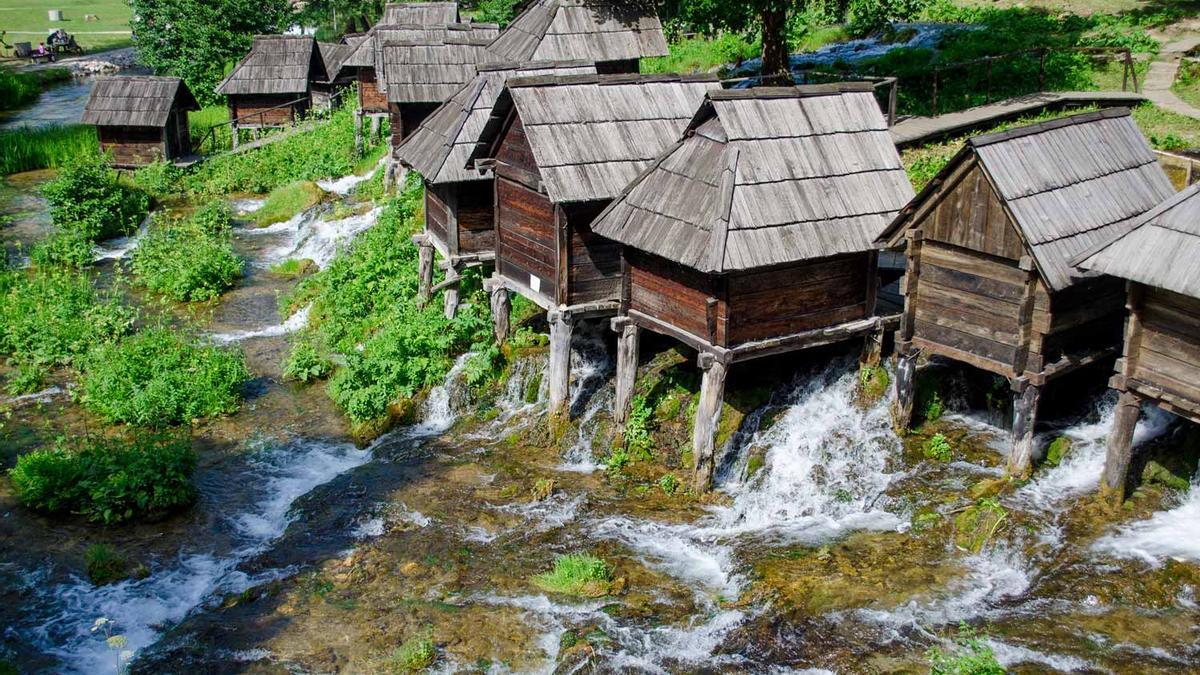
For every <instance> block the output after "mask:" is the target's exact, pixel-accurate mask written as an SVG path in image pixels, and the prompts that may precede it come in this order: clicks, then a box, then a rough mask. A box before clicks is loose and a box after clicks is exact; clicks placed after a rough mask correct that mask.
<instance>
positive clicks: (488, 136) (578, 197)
mask: <svg viewBox="0 0 1200 675" xmlns="http://www.w3.org/2000/svg"><path fill="white" fill-rule="evenodd" d="M720 88H721V83H720V82H719V81H718V80H717V78H716V77H715V76H712V75H566V76H544V77H519V78H513V79H510V80H509V81H508V84H507V86H506V87H505V89H504V91H503V92H502V93H501V94H500V97H499V98H498V99H497V100H496V105H495V107H494V108H493V109H492V114H491V116H490V117H489V120H488V123H487V125H486V126H485V127H484V132H483V134H481V136H480V144H479V145H478V146H477V147H476V149H475V152H474V153H473V154H472V156H471V160H472V161H474V160H476V159H481V158H484V157H491V156H493V154H492V153H494V152H495V146H496V145H497V144H498V142H499V140H500V136H501V134H502V133H503V132H504V130H505V121H506V120H507V119H508V113H509V111H510V110H512V109H513V108H514V107H515V108H516V111H517V114H518V115H519V116H520V119H521V123H522V125H523V127H524V131H525V137H526V139H527V140H528V142H529V147H530V149H531V151H532V152H533V156H534V159H535V160H536V162H537V165H538V169H539V170H540V171H541V179H542V181H543V182H544V183H545V185H546V192H547V194H548V195H549V197H550V201H552V202H554V203H568V202H586V201H596V200H604V199H612V198H614V197H616V196H617V195H619V194H620V193H621V190H623V189H624V188H625V186H626V185H628V184H629V182H630V181H632V180H633V179H634V178H636V177H637V176H638V174H639V173H641V172H642V171H643V170H644V169H645V168H646V167H647V166H649V165H650V164H651V163H652V162H653V161H654V160H655V159H656V158H657V157H658V155H659V154H660V153H661V152H662V151H663V150H664V149H666V148H667V147H669V146H670V145H671V144H672V143H674V142H675V141H676V140H677V139H678V138H679V135H680V134H682V133H683V130H684V129H685V128H687V125H688V122H689V121H690V120H691V119H692V116H693V115H695V111H696V109H697V108H698V107H699V106H700V104H701V103H702V102H703V101H704V94H705V93H706V92H708V91H711V90H715V89H720Z"/></svg>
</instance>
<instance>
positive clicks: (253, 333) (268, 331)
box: [211, 305, 312, 344]
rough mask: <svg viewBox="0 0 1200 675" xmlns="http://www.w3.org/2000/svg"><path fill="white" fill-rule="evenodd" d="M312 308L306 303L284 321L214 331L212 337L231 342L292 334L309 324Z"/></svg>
mask: <svg viewBox="0 0 1200 675" xmlns="http://www.w3.org/2000/svg"><path fill="white" fill-rule="evenodd" d="M311 310H312V305H305V306H304V307H301V308H300V309H298V310H296V312H295V313H294V314H292V315H291V316H289V317H288V318H287V320H286V321H284V322H283V323H277V324H274V325H272V326H267V327H266V328H259V329H256V330H235V331H230V332H228V333H213V334H212V336H211V337H212V339H213V341H214V342H217V343H218V344H229V343H231V342H241V341H242V340H249V339H251V338H263V337H279V336H281V335H291V334H292V333H295V332H296V331H298V330H300V329H302V328H304V327H305V326H306V325H308V313H309V312H310V311H311Z"/></svg>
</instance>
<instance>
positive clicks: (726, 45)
mask: <svg viewBox="0 0 1200 675" xmlns="http://www.w3.org/2000/svg"><path fill="white" fill-rule="evenodd" d="M670 50H671V53H670V54H669V55H667V56H655V57H651V58H646V59H642V68H641V69H642V72H643V73H699V72H708V71H710V70H712V69H713V68H717V67H720V66H726V65H732V64H738V63H740V62H742V61H745V60H747V59H752V58H756V57H757V56H759V54H760V53H761V52H762V43H761V42H760V41H759V40H757V39H754V40H751V39H748V38H747V37H745V36H743V35H740V34H738V33H723V34H721V35H720V36H719V37H716V38H705V37H696V38H687V39H684V40H678V41H676V42H673V43H671V45H670Z"/></svg>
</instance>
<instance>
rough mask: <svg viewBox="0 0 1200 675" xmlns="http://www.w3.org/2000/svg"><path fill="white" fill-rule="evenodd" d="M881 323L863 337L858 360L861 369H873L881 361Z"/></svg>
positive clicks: (882, 327)
mask: <svg viewBox="0 0 1200 675" xmlns="http://www.w3.org/2000/svg"><path fill="white" fill-rule="evenodd" d="M883 332H884V325H883V321H880V322H878V324H877V325H876V326H875V328H873V329H872V330H871V331H870V332H868V333H867V334H866V335H865V336H864V337H863V350H862V355H861V356H860V357H859V359H858V365H859V367H861V368H875V367H877V366H879V364H880V363H881V362H882V361H883Z"/></svg>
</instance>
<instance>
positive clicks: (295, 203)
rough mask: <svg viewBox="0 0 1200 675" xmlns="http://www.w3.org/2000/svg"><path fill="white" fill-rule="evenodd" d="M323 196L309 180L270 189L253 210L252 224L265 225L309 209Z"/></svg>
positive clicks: (280, 221)
mask: <svg viewBox="0 0 1200 675" xmlns="http://www.w3.org/2000/svg"><path fill="white" fill-rule="evenodd" d="M324 198H325V192H324V191H323V190H321V188H320V187H318V186H317V184H316V183H314V182H312V181H311V180H298V181H295V182H292V183H288V184H286V185H283V186H280V187H277V188H275V189H274V190H271V193H270V194H268V195H267V200H266V201H265V202H263V205H262V206H260V207H259V208H258V210H257V211H255V212H254V224H255V225H258V226H259V227H266V226H267V225H272V224H274V223H282V222H283V221H285V220H288V219H289V218H291V217H293V216H295V215H297V214H299V213H301V212H302V211H305V210H307V209H310V208H312V207H314V206H316V205H317V204H320V203H321V200H322V199H324Z"/></svg>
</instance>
